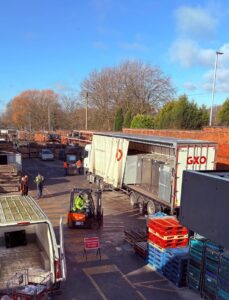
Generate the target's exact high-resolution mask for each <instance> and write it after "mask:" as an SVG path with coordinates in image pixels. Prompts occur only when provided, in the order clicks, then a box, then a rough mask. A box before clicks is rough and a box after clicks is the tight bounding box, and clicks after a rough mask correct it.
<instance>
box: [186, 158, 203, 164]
mask: <svg viewBox="0 0 229 300" xmlns="http://www.w3.org/2000/svg"><path fill="white" fill-rule="evenodd" d="M206 162H207V157H206V156H188V157H187V164H188V165H203V164H205V163H206Z"/></svg>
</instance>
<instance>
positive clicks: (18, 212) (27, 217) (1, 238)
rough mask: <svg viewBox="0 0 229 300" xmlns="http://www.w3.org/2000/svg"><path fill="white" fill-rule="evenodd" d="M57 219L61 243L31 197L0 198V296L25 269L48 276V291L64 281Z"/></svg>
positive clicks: (61, 224) (61, 248)
mask: <svg viewBox="0 0 229 300" xmlns="http://www.w3.org/2000/svg"><path fill="white" fill-rule="evenodd" d="M62 227H63V221H62V218H61V219H60V244H59V245H58V244H57V241H56V237H55V233H54V230H53V227H52V224H51V222H50V220H49V219H48V218H47V216H46V215H45V214H44V212H43V211H42V210H41V208H40V207H39V206H38V205H37V203H36V202H35V201H34V199H33V198H32V197H30V196H20V195H7V196H0V294H1V293H6V291H7V286H8V284H9V282H10V280H11V278H13V277H14V276H15V274H18V272H20V271H21V272H23V271H24V270H27V271H28V270H29V274H32V275H35V276H40V277H42V276H43V277H47V276H48V275H50V285H51V289H56V288H59V286H60V282H61V281H64V280H65V279H66V262H65V255H64V243H63V228H62Z"/></svg>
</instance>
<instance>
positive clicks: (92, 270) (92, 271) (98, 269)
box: [83, 265, 147, 300]
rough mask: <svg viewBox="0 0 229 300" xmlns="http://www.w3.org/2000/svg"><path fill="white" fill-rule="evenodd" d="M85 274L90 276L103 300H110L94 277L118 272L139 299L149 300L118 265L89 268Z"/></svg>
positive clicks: (84, 269) (85, 270)
mask: <svg viewBox="0 0 229 300" xmlns="http://www.w3.org/2000/svg"><path fill="white" fill-rule="evenodd" d="M83 271H84V273H85V274H86V275H87V276H88V278H89V279H90V281H91V282H92V284H93V286H94V287H95V288H96V290H97V292H98V293H99V294H100V296H101V297H102V299H103V300H108V298H107V297H106V296H105V295H104V293H103V292H102V290H101V289H100V287H99V286H98V284H97V283H96V281H95V280H94V279H93V278H92V275H96V274H104V273H111V272H118V273H120V275H121V277H122V278H123V279H124V280H125V281H126V282H127V283H128V284H129V285H130V286H131V287H132V288H133V289H134V290H135V291H136V293H137V294H138V295H139V297H140V298H141V299H142V300H147V299H146V298H145V297H144V296H143V294H142V293H141V292H140V291H138V290H137V289H136V287H135V285H134V284H133V283H132V282H131V281H130V280H129V279H128V278H127V276H126V275H125V274H123V273H122V272H121V270H120V269H119V268H118V267H117V266H116V265H104V266H100V267H89V268H83Z"/></svg>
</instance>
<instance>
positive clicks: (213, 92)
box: [209, 51, 223, 126]
mask: <svg viewBox="0 0 229 300" xmlns="http://www.w3.org/2000/svg"><path fill="white" fill-rule="evenodd" d="M219 55H223V52H220V51H216V57H215V69H214V77H213V83H212V103H211V111H210V120H209V126H212V114H213V103H214V98H215V82H216V71H217V66H218V56H219Z"/></svg>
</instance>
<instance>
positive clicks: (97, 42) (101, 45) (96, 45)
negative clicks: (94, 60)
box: [93, 41, 107, 50]
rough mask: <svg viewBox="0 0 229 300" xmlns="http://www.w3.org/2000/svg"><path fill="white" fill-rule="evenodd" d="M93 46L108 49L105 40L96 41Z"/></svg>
mask: <svg viewBox="0 0 229 300" xmlns="http://www.w3.org/2000/svg"><path fill="white" fill-rule="evenodd" d="M93 47H94V48H97V49H103V50H105V49H107V45H106V44H105V43H104V42H99V41H96V42H94V43H93Z"/></svg>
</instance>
